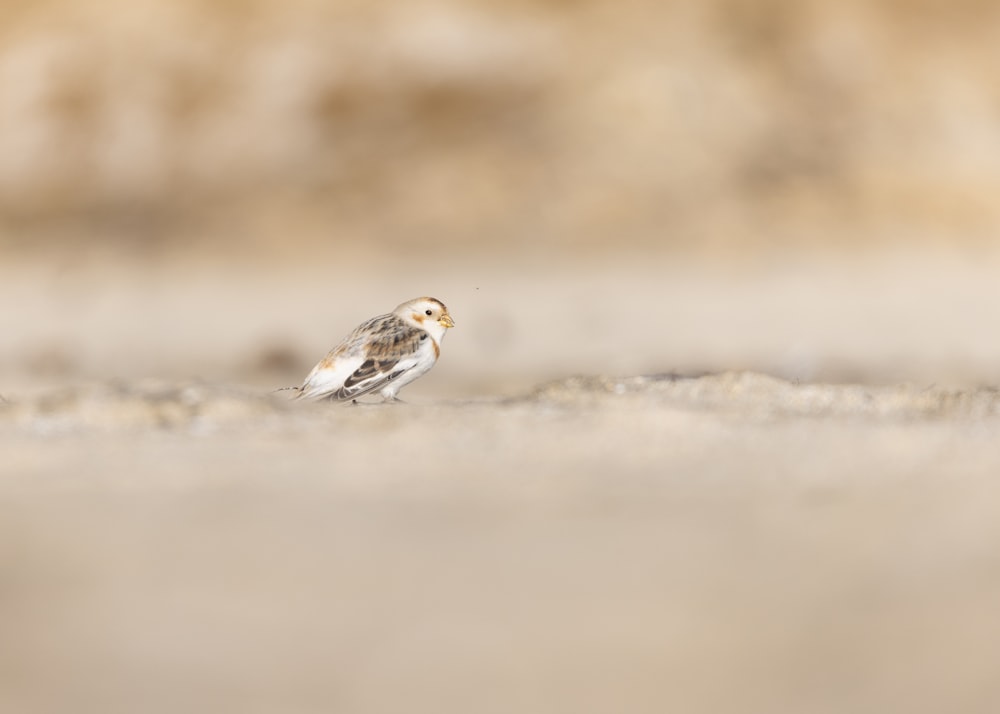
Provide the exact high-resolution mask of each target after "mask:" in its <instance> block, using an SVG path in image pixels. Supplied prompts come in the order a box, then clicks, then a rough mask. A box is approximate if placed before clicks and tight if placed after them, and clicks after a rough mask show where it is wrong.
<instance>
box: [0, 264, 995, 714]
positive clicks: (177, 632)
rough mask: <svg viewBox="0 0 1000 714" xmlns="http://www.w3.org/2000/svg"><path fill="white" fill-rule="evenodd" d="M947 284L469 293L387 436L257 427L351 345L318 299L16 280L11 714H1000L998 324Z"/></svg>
mask: <svg viewBox="0 0 1000 714" xmlns="http://www.w3.org/2000/svg"><path fill="white" fill-rule="evenodd" d="M921 260H926V261H927V262H920V261H921ZM948 260H951V261H952V262H948ZM948 260H946V259H945V258H942V257H935V258H934V259H932V260H928V259H927V257H926V256H924V257H923V258H919V257H914V256H909V257H907V256H906V255H897V256H895V257H892V258H891V259H889V258H886V259H882V260H875V261H871V262H868V263H851V264H848V263H844V264H843V265H842V266H838V265H837V264H836V263H835V262H825V263H815V264H812V266H811V268H810V269H809V270H805V271H804V272H803V270H804V269H803V266H802V265H793V266H792V267H789V268H788V269H787V270H777V271H775V270H773V269H771V268H769V267H764V268H761V267H759V266H758V267H756V268H752V269H749V270H747V269H740V270H728V269H724V270H718V269H716V270H715V271H712V270H700V271H696V270H694V269H692V268H690V266H688V267H687V268H685V267H684V266H681V265H676V264H671V263H670V262H669V261H663V262H660V263H654V264H650V263H649V262H648V261H647V263H646V264H645V266H632V268H631V269H630V272H627V273H623V272H620V268H617V267H616V268H611V267H609V265H611V264H610V263H607V264H605V265H603V266H602V265H597V266H594V267H593V268H586V267H585V266H583V265H576V266H574V269H573V271H567V272H565V273H563V274H560V279H559V280H560V281H559V283H558V288H559V289H558V290H554V288H553V284H552V283H551V281H550V282H549V283H545V282H543V281H541V279H540V275H539V274H536V273H534V272H532V271H531V270H523V271H520V272H518V271H510V272H507V273H504V272H503V271H498V270H493V271H492V272H489V273H487V272H486V271H480V273H479V274H476V269H475V267H474V266H469V267H468V271H467V274H465V275H461V276H458V277H456V276H455V274H454V273H448V275H447V276H445V277H444V278H443V280H442V286H441V290H440V291H438V290H435V292H440V295H439V296H440V297H441V298H443V299H445V300H446V302H448V303H449V306H450V308H451V310H452V313H453V314H454V315H455V318H456V320H457V321H458V324H459V326H458V327H457V328H456V329H455V330H453V331H452V332H451V333H450V334H449V337H448V340H447V341H446V343H445V345H444V351H443V352H444V355H443V358H442V361H441V363H440V364H439V365H438V366H437V368H436V369H435V371H434V372H432V373H431V374H430V375H429V376H428V377H426V378H425V379H424V380H422V381H421V382H420V383H418V384H415V385H413V387H411V388H410V389H408V390H407V392H406V393H404V397H407V398H408V399H409V400H410V403H409V404H407V405H402V406H399V407H393V406H389V407H383V406H359V407H344V406H339V405H328V404H314V405H300V404H297V403H289V402H287V401H286V400H285V399H283V395H281V394H271V393H270V392H269V389H270V388H271V387H273V386H278V385H280V384H283V383H289V382H294V381H295V379H297V378H298V377H299V376H300V375H301V374H302V373H304V372H305V371H306V370H307V369H308V368H309V366H311V363H312V362H313V361H314V360H315V359H316V358H317V357H318V356H319V355H321V354H322V352H323V351H325V349H326V348H327V347H328V346H329V345H330V344H331V341H332V340H333V339H335V338H333V337H331V335H336V336H339V335H340V334H342V333H343V332H346V330H347V329H349V328H350V326H351V325H352V324H353V323H355V322H356V321H357V320H358V319H360V318H361V317H363V316H364V315H362V314H359V311H364V310H365V308H364V306H363V305H362V304H361V303H362V302H364V301H363V300H362V299H361V297H355V299H353V300H347V301H343V302H338V300H340V295H341V294H342V293H341V292H340V291H342V290H344V289H345V288H344V286H342V285H337V284H333V285H331V286H327V287H328V292H329V295H330V296H331V297H330V300H331V302H333V303H336V304H338V305H340V304H343V305H344V306H345V307H344V310H343V312H344V314H343V315H340V314H337V315H333V316H331V314H330V310H329V305H328V304H312V303H309V301H305V302H303V301H302V300H301V298H302V297H303V296H305V295H306V294H308V293H312V294H313V295H317V294H322V291H321V286H322V283H321V282H319V279H318V278H313V277H309V276H315V275H317V274H318V273H309V272H308V271H307V272H305V273H300V274H299V277H301V278H302V280H300V281H299V282H296V281H290V280H288V279H287V275H288V274H287V273H282V272H281V271H280V270H276V272H275V273H274V275H275V276H276V277H274V280H275V281H277V280H279V279H281V280H283V281H284V282H283V283H282V285H283V286H284V288H285V290H284V291H278V290H273V291H272V290H270V289H266V288H268V286H269V285H270V283H268V278H267V277H262V278H259V279H258V280H257V281H256V283H254V281H251V280H248V279H246V278H245V277H244V276H243V275H242V274H241V273H240V272H239V271H233V272H229V273H216V276H217V277H216V281H215V284H216V292H213V291H212V290H211V289H210V284H211V281H210V280H209V279H208V277H207V276H208V275H209V274H210V272H211V271H209V270H208V269H204V268H203V269H202V270H203V271H204V272H199V269H198V268H197V266H192V269H191V271H190V272H188V273H187V274H186V275H184V276H183V277H181V276H180V274H178V273H177V272H176V271H173V272H171V271H166V270H165V271H164V272H163V273H157V272H155V271H150V270H146V271H145V272H143V271H142V270H139V269H138V268H137V269H135V271H127V272H126V273H122V272H119V273H117V274H115V275H114V279H113V280H111V279H104V278H105V277H106V276H105V275H104V274H102V273H101V272H100V270H97V269H95V268H93V266H91V267H90V268H88V270H85V271H79V272H72V271H65V272H62V273H60V275H62V276H63V278H62V279H61V280H56V279H55V278H52V277H50V282H49V283H45V282H44V281H43V282H42V283H38V282H37V280H38V279H39V278H40V276H41V277H44V276H45V275H46V273H45V269H44V268H43V267H40V266H39V265H35V266H34V267H31V266H30V265H29V266H25V267H23V268H22V269H20V270H18V271H11V272H10V273H9V274H8V278H9V279H8V280H5V281H4V282H3V286H2V288H0V290H2V291H4V297H5V298H6V299H7V301H8V303H7V304H18V305H22V306H23V310H22V311H21V312H20V313H19V314H18V316H17V317H13V316H12V314H11V312H10V311H8V312H5V313H4V315H5V319H6V320H8V321H9V323H8V324H7V325H6V326H5V329H6V331H7V332H8V334H10V333H11V331H12V330H15V329H16V330H17V332H16V333H15V334H19V335H21V337H22V339H21V340H18V341H14V342H8V343H6V345H5V347H4V349H3V351H2V357H3V364H4V365H5V367H4V370H3V372H2V374H3V375H4V380H5V384H6V385H9V386H7V387H5V388H4V389H3V390H0V392H2V393H3V394H4V396H5V401H3V402H0V452H2V453H3V469H2V482H0V561H2V564H3V565H2V568H0V603H2V605H0V607H2V609H0V612H2V614H3V620H4V626H3V629H4V636H3V638H0V710H3V711H11V712H15V711H16V712H65V711H73V712H102V713H108V712H137V711H141V712H160V711H162V712H176V711H190V712H329V711H343V712H399V711H412V712H425V711H426V712H463V713H464V712H511V711H519V712H609V711H628V712H663V711H686V712H730V711H731V712H802V711H809V712H843V711H851V712H876V711H877V712H883V711H910V712H940V711H963V712H992V711H995V710H996V707H997V706H998V705H1000V687H998V685H997V680H996V676H995V675H996V665H995V663H996V662H997V661H998V657H1000V645H998V643H1000V615H998V612H1000V610H998V609H997V607H996V603H997V602H998V598H1000V555H998V553H1000V550H998V549H997V547H996V544H997V538H998V537H1000V530H998V527H997V523H1000V520H998V518H997V516H998V515H1000V513H998V511H1000V508H998V507H997V503H1000V500H998V498H997V496H998V491H997V486H996V474H997V473H1000V456H998V455H997V450H996V444H997V439H998V437H1000V395H998V394H997V392H996V391H995V390H993V389H991V388H984V387H976V386H974V385H975V384H976V383H984V384H987V383H989V382H990V380H989V376H990V374H991V369H992V365H991V363H990V357H991V356H995V355H997V354H1000V349H998V346H997V345H996V339H997V338H996V336H995V334H993V333H992V332H990V331H989V330H982V329H976V326H979V325H982V324H984V321H985V322H989V311H990V310H995V305H996V304H998V303H997V301H996V300H995V299H994V298H995V295H994V293H995V291H996V290H997V288H996V285H995V280H993V278H992V277H991V276H992V275H995V272H992V263H990V262H989V261H986V260H978V261H974V260H964V259H959V258H955V257H954V256H953V257H952V258H951V259H948ZM931 265H933V266H934V269H932V268H931V267H930V266H931ZM949 266H951V268H949ZM956 266H961V268H962V269H961V270H959V269H958V267H956ZM108 270H109V271H110V270H111V268H108ZM588 271H589V272H588ZM107 275H111V273H108V274H107ZM129 275H131V276H132V277H129ZM219 275H222V276H223V277H221V278H220V277H218V276H219ZM258 275H260V274H258ZM302 276H306V277H302ZM928 276H936V282H935V283H933V285H934V286H935V290H933V291H928V290H927V289H926V286H927V285H928V282H927V278H928ZM626 277H627V278H628V279H626ZM422 278H426V275H422ZM477 278H478V280H477ZM392 280H400V281H402V283H401V285H402V287H401V288H400V289H401V290H402V291H403V293H404V294H403V295H402V296H401V297H409V293H410V292H414V293H420V292H424V291H423V290H417V289H411V286H410V285H409V284H406V277H405V273H399V274H397V273H391V274H388V275H383V276H380V277H378V278H375V279H374V280H373V282H372V284H371V285H369V286H368V287H369V288H370V289H371V291H372V292H382V293H388V294H390V295H392V296H393V297H392V298H391V299H389V302H390V303H394V302H395V301H396V297H395V295H396V292H399V291H398V290H397V291H389V290H388V289H387V288H386V285H387V284H388V283H389V282H391V281H392ZM32 281H36V282H32ZM220 281H222V284H223V287H224V289H223V290H221V291H219V290H218V284H219V282H220ZM449 281H450V282H449ZM474 281H476V282H474ZM413 282H414V283H416V282H418V281H417V280H414V281H413ZM29 284H34V285H36V286H37V285H39V284H42V285H46V284H48V285H50V286H53V287H52V289H53V290H54V291H55V292H50V293H48V294H47V299H46V300H45V301H42V302H41V303H38V302H35V303H33V302H31V301H30V300H27V299H26V298H25V296H26V295H27V292H24V293H19V291H27V290H28V288H27V286H28V285H29ZM361 285H362V283H361V282H359V281H354V282H352V283H351V289H352V290H354V291H355V294H356V295H357V293H358V291H359V290H360V287H359V286H361ZM55 286H58V289H57V288H56V287H55ZM171 286H172V287H171ZM178 286H183V289H182V290H179V289H177V288H178ZM262 286H263V287H262ZM845 286H847V287H845ZM477 287H478V288H479V290H476V288H477ZM59 291H61V292H59ZM553 293H555V294H557V296H558V299H554V298H551V297H550V298H549V299H547V300H546V299H545V296H546V295H549V296H551V295H553ZM279 295H280V296H281V297H275V296H279ZM991 301H992V302H991ZM293 303H296V304H299V305H301V306H302V307H301V310H299V311H298V312H296V311H295V310H293V309H291V307H292V304H293ZM234 305H238V306H239V309H235V308H234V307H233V306H234ZM977 305H978V306H981V308H975V306H977ZM389 307H391V305H389ZM973 308H975V309H977V310H978V312H972V311H970V310H973ZM367 312H371V310H367ZM223 314H228V315H230V316H231V319H229V320H217V319H216V318H217V317H218V316H219V315H223ZM765 315H766V316H767V317H766V319H764V318H763V317H762V316H765ZM862 315H864V319H861V316H862ZM754 316H757V317H758V318H759V319H757V320H756V321H754V319H753V318H754ZM320 319H322V320H324V321H325V323H326V324H329V325H332V326H331V327H329V328H328V329H325V330H322V331H319V330H315V329H313V327H314V326H313V325H312V324H311V323H312V322H313V321H315V320H320ZM491 321H492V323H491ZM490 324H492V325H494V326H495V327H496V329H497V330H500V333H499V334H495V331H494V330H493V329H492V328H491V329H487V327H486V325H490ZM154 328H155V329H154ZM595 328H596V330H597V333H598V334H599V335H600V338H599V339H595V337H594V335H595ZM46 331H47V332H46ZM60 333H61V336H60ZM185 335H186V337H185ZM192 335H194V336H195V338H194V339H192V337H191V336H192ZM949 335H950V336H951V339H950V340H943V339H942V336H944V337H947V336H949ZM283 336H286V337H283ZM792 338H797V339H792ZM943 343H946V344H943ZM276 345H277V346H278V347H284V348H285V349H283V350H282V349H278V348H277V347H276ZM46 351H48V352H47V353H48V354H49V356H50V361H49V362H45V361H44V360H43V361H42V362H41V366H38V363H37V362H35V361H33V360H35V359H37V358H38V357H39V356H40V355H41V356H44V354H46ZM901 353H906V354H907V359H905V360H899V361H898V362H894V356H895V355H898V354H901ZM53 355H54V356H53ZM768 355H770V358H768V357H767V356H768ZM725 362H729V363H730V366H731V367H733V368H734V369H736V370H737V371H728V370H719V369H717V367H718V365H719V364H723V363H725ZM755 364H756V365H759V366H761V368H766V369H767V370H768V371H770V372H771V373H772V375H781V374H783V375H784V376H785V377H787V378H788V379H782V378H779V377H778V376H767V375H765V374H761V373H759V372H752V371H739V369H740V368H742V367H745V366H747V365H750V366H753V365H755ZM893 364H895V365H896V367H895V368H896V369H897V370H898V372H893V370H892V367H891V365H893ZM32 365H34V366H32ZM601 365H605V368H604V369H601ZM699 366H700V367H701V369H696V367H699ZM641 371H645V372H646V373H647V374H659V375H660V376H658V377H650V378H640V377H625V378H615V377H576V378H567V377H566V375H570V374H588V373H589V374H592V375H596V374H601V373H609V372H617V373H619V374H629V373H630V372H631V373H633V374H636V373H639V372H641ZM671 372H674V374H673V376H671V375H670V373H671ZM185 373H186V374H187V376H183V375H184V374H185ZM935 373H940V374H943V375H955V376H957V378H956V379H952V380H948V379H947V378H946V379H942V380H940V383H936V382H938V381H939V380H935V379H934V378H933V377H934V375H935ZM157 374H159V376H151V375H157ZM553 376H555V377H557V378H556V379H555V380H554V381H547V380H548V379H549V378H551V377H553ZM852 376H854V377H856V379H850V377H852ZM894 376H895V377H897V380H894V379H893V377H894ZM838 377H839V379H838ZM907 377H914V378H915V381H911V382H909V383H906V384H904V383H903V382H902V381H901V380H902V379H904V378H907ZM880 383H882V386H879V385H880Z"/></svg>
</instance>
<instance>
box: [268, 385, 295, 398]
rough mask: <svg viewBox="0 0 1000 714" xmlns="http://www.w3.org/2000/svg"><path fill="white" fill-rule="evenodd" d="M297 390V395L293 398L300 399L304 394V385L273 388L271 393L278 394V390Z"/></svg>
mask: <svg viewBox="0 0 1000 714" xmlns="http://www.w3.org/2000/svg"><path fill="white" fill-rule="evenodd" d="M290 389H291V390H295V396H293V397H292V399H298V398H299V397H301V396H302V387H278V388H277V389H274V390H271V394H277V393H278V392H287V391H288V390H290Z"/></svg>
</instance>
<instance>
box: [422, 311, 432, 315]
mask: <svg viewBox="0 0 1000 714" xmlns="http://www.w3.org/2000/svg"><path fill="white" fill-rule="evenodd" d="M424 314H425V315H433V314H434V313H432V312H431V311H430V310H424Z"/></svg>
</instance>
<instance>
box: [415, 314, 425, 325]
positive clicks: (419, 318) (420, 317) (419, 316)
mask: <svg viewBox="0 0 1000 714" xmlns="http://www.w3.org/2000/svg"><path fill="white" fill-rule="evenodd" d="M413 319H414V320H416V321H417V322H418V323H419V324H421V325H422V324H424V316H423V314H421V313H419V312H415V313H413Z"/></svg>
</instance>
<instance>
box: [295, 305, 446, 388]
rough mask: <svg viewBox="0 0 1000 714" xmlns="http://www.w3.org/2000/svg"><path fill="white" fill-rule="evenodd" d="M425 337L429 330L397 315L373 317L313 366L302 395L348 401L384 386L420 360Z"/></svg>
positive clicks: (303, 386)
mask: <svg viewBox="0 0 1000 714" xmlns="http://www.w3.org/2000/svg"><path fill="white" fill-rule="evenodd" d="M425 339H428V337H427V333H425V332H424V331H423V330H420V329H418V328H416V327H412V326H410V325H407V324H406V323H405V322H403V321H402V320H400V319H399V318H398V317H396V316H395V315H382V316H380V317H376V318H372V319H371V320H369V321H368V322H366V323H364V324H363V325H361V326H360V327H358V328H357V329H356V330H355V331H354V332H352V333H351V334H350V335H348V337H347V338H346V339H345V340H344V341H343V342H342V343H341V344H340V345H339V346H338V347H337V348H335V349H334V350H333V351H331V352H330V354H328V355H327V356H326V358H325V359H324V360H323V361H322V362H320V363H319V364H318V365H316V366H315V367H314V368H313V371H312V372H310V373H309V376H308V377H306V379H305V382H304V383H303V384H302V387H301V388H300V389H299V394H298V396H299V397H302V398H306V399H322V398H324V397H332V398H334V399H338V400H340V401H345V400H348V399H357V398H358V397H361V396H364V395H365V394H368V393H370V392H374V391H376V390H378V389H381V388H382V387H384V386H385V385H386V384H388V383H389V382H391V381H392V380H394V379H397V378H399V377H400V376H401V375H403V374H405V373H406V372H408V371H409V370H411V369H412V368H413V367H414V366H416V365H417V364H418V362H419V359H418V350H419V347H420V344H421V342H422V341H423V340H425Z"/></svg>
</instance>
